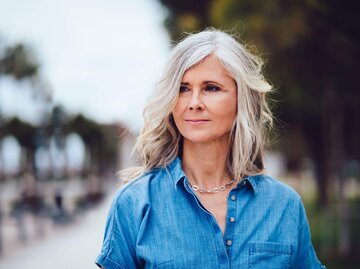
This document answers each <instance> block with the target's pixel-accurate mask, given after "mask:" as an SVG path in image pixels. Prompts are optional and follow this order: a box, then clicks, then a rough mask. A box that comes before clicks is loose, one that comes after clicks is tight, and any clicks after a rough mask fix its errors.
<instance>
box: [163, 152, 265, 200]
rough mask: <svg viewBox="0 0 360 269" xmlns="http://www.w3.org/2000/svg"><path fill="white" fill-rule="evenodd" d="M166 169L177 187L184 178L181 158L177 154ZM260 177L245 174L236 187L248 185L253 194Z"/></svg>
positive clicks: (257, 189) (257, 187)
mask: <svg viewBox="0 0 360 269" xmlns="http://www.w3.org/2000/svg"><path fill="white" fill-rule="evenodd" d="M166 170H167V171H168V172H169V173H170V175H171V177H172V179H173V182H174V186H175V188H177V184H178V182H179V181H180V180H183V179H185V178H186V175H185V173H184V170H183V169H182V166H181V159H180V157H179V156H177V157H176V158H175V159H174V160H173V161H172V162H171V163H170V164H169V165H168V166H167V169H166ZM260 177H261V175H255V176H247V177H245V178H244V179H242V180H241V181H240V182H239V183H238V187H240V186H242V184H243V185H244V186H247V187H250V188H251V189H252V190H253V191H254V194H256V193H258V191H259V178H260Z"/></svg>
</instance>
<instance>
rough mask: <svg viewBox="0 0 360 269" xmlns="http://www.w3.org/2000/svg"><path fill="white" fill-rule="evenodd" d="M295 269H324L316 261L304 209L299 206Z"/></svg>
mask: <svg viewBox="0 0 360 269" xmlns="http://www.w3.org/2000/svg"><path fill="white" fill-rule="evenodd" d="M295 268H296V269H326V267H325V266H324V265H322V264H321V262H320V261H319V260H318V258H317V256H316V253H315V250H314V247H313V245H312V243H311V235H310V227H309V222H308V219H307V217H306V212H305V207H304V205H303V203H302V201H301V200H300V204H299V241H298V251H297V257H296V266H295Z"/></svg>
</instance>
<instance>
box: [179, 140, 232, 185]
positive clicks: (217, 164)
mask: <svg viewBox="0 0 360 269" xmlns="http://www.w3.org/2000/svg"><path fill="white" fill-rule="evenodd" d="M183 143H184V144H183V152H182V166H183V169H184V172H185V174H186V176H187V177H188V179H189V180H190V182H191V183H192V184H196V185H198V186H199V187H200V188H214V187H219V186H221V185H224V184H226V183H228V182H229V181H230V180H231V178H230V175H229V173H228V172H227V169H226V167H227V158H228V148H229V142H228V139H226V140H223V141H216V142H211V143H193V142H191V141H189V140H186V139H185V140H184V142H183Z"/></svg>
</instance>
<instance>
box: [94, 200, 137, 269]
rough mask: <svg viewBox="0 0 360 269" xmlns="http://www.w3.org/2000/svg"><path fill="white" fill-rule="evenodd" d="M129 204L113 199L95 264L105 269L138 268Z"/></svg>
mask: <svg viewBox="0 0 360 269" xmlns="http://www.w3.org/2000/svg"><path fill="white" fill-rule="evenodd" d="M131 208H132V207H131V204H130V203H129V202H127V201H126V200H125V199H114V201H113V203H112V205H111V207H110V211H109V214H108V217H107V221H106V226H105V234H104V240H103V246H102V250H101V253H100V254H99V256H98V257H97V258H96V261H95V263H96V264H97V265H98V266H99V267H103V268H105V269H128V268H129V269H130V268H138V267H139V266H138V264H137V259H136V254H135V242H136V232H135V229H136V228H135V227H136V225H135V223H134V218H132V215H133V214H131Z"/></svg>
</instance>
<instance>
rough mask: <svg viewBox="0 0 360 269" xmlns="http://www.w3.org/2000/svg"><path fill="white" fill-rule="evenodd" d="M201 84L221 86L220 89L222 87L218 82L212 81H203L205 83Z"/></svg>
mask: <svg viewBox="0 0 360 269" xmlns="http://www.w3.org/2000/svg"><path fill="white" fill-rule="evenodd" d="M201 84H203V85H207V84H217V85H219V86H221V87H224V85H223V84H221V83H220V82H217V81H213V80H205V81H203V82H202V83H201Z"/></svg>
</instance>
